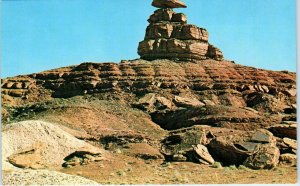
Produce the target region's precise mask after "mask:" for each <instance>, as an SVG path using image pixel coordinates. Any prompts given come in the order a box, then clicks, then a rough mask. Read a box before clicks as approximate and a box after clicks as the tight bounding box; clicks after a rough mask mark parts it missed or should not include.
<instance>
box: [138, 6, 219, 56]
mask: <svg viewBox="0 0 300 186" xmlns="http://www.w3.org/2000/svg"><path fill="white" fill-rule="evenodd" d="M148 22H149V23H150V24H149V26H148V27H147V29H146V36H145V39H144V40H143V41H142V42H140V44H139V47H138V54H139V55H140V56H141V58H142V59H146V60H154V59H173V60H179V61H195V60H201V59H206V58H212V59H216V60H222V59H223V54H222V52H221V50H219V49H218V48H216V47H215V46H213V45H211V44H209V42H208V32H207V30H206V29H204V28H199V27H197V26H195V25H191V24H187V17H186V15H185V14H182V13H176V12H174V11H173V10H172V9H170V8H164V9H158V10H156V11H155V12H154V14H153V15H151V16H150V18H149V20H148Z"/></svg>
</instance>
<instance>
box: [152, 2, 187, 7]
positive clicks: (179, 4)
mask: <svg viewBox="0 0 300 186" xmlns="http://www.w3.org/2000/svg"><path fill="white" fill-rule="evenodd" d="M152 6H154V7H157V8H186V7H187V6H186V5H185V3H184V2H181V1H180V0H153V2H152Z"/></svg>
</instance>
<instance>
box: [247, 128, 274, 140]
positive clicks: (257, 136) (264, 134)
mask: <svg viewBox="0 0 300 186" xmlns="http://www.w3.org/2000/svg"><path fill="white" fill-rule="evenodd" d="M274 140H275V138H274V137H273V134H272V133H271V132H269V131H267V130H264V129H259V130H257V131H256V132H255V133H254V134H253V135H252V136H251V141H252V142H257V143H274Z"/></svg>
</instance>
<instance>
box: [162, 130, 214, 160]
mask: <svg viewBox="0 0 300 186" xmlns="http://www.w3.org/2000/svg"><path fill="white" fill-rule="evenodd" d="M206 141H207V138H206V133H205V131H204V130H203V129H200V128H198V129H196V128H195V129H191V130H187V131H185V130H183V131H182V130H178V131H172V132H171V133H170V135H169V136H168V137H166V138H165V139H164V140H162V142H161V144H162V146H161V153H162V154H164V155H165V157H166V159H167V160H171V161H198V162H199V158H200V157H199V155H198V156H197V158H196V159H195V154H194V151H195V150H194V149H195V147H197V146H198V145H199V144H207V142H206ZM200 147H202V146H199V148H200ZM196 149H197V150H198V148H196ZM200 152H201V151H200V149H199V154H200V155H202V156H203V157H204V155H203V154H205V153H203V152H201V153H200ZM206 155H207V154H206ZM205 157H206V159H207V160H206V161H208V162H209V161H211V160H210V159H209V158H207V157H208V156H205Z"/></svg>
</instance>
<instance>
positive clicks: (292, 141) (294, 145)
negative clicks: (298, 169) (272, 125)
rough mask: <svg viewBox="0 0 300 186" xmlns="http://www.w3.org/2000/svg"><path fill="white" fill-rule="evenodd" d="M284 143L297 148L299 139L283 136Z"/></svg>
mask: <svg viewBox="0 0 300 186" xmlns="http://www.w3.org/2000/svg"><path fill="white" fill-rule="evenodd" d="M283 143H284V144H285V145H287V146H288V147H290V148H292V149H294V150H297V147H298V146H297V141H296V140H293V139H290V138H283Z"/></svg>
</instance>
